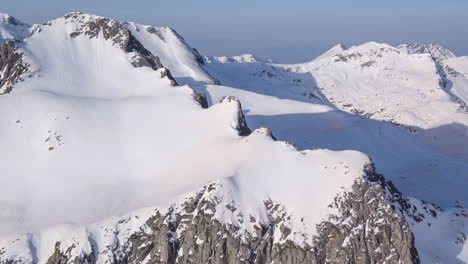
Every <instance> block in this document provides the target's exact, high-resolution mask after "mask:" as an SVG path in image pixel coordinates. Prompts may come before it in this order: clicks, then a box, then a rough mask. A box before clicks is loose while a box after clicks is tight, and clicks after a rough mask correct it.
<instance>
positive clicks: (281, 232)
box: [48, 164, 419, 264]
mask: <svg viewBox="0 0 468 264" xmlns="http://www.w3.org/2000/svg"><path fill="white" fill-rule="evenodd" d="M365 171H366V176H365V177H364V178H362V179H358V180H356V181H355V183H354V184H353V185H352V187H351V188H350V189H349V190H347V191H345V192H344V193H342V194H339V195H338V196H337V197H336V198H335V201H334V202H333V203H332V204H331V205H329V207H330V209H331V211H332V212H334V213H333V214H331V215H330V216H329V218H328V219H327V220H325V221H323V222H322V223H320V224H319V225H317V235H315V236H313V237H312V240H311V241H312V243H308V242H307V239H306V237H307V234H298V231H297V230H291V228H290V227H289V225H288V224H287V222H288V221H289V219H290V217H291V215H289V214H288V213H287V210H286V208H285V207H284V206H282V205H281V204H277V203H274V202H272V201H270V200H266V201H265V202H264V206H265V208H264V209H265V212H266V214H267V215H268V219H269V220H268V221H267V222H260V221H259V220H258V219H257V218H256V216H253V215H242V213H241V212H240V211H239V210H238V209H237V208H236V204H235V202H234V201H232V200H230V198H229V197H222V196H221V195H220V194H222V193H223V192H218V191H219V190H221V189H222V188H224V186H223V183H219V182H217V183H213V184H211V185H208V186H205V187H204V188H203V189H202V190H201V191H200V192H198V193H197V194H195V195H193V196H191V197H188V198H186V200H185V202H183V203H181V204H178V205H177V204H174V205H172V206H171V207H170V208H169V209H168V210H167V212H166V213H162V212H160V211H156V212H155V214H154V215H153V216H152V217H150V218H149V219H148V220H147V221H146V223H145V224H144V226H142V227H141V228H140V229H139V231H137V232H135V233H133V234H132V235H131V236H130V237H129V238H128V240H127V241H125V243H117V244H116V245H112V246H107V247H106V248H105V249H101V251H100V252H94V251H93V252H92V253H91V254H83V255H82V256H81V257H75V258H72V256H71V255H70V253H69V252H71V251H72V249H73V247H74V246H72V247H70V248H68V249H66V250H64V251H61V250H60V244H59V243H57V244H56V249H55V253H54V254H53V255H52V256H51V257H50V258H49V261H48V263H49V264H53V263H83V264H84V263H95V261H96V259H97V256H99V257H101V258H102V257H107V258H108V259H109V260H111V262H113V263H143V262H144V263H166V264H169V263H213V264H214V263H219V264H224V263H257V264H262V263H284V264H297V263H311V264H318V263H405V264H407V263H419V257H418V253H417V251H416V249H415V246H414V237H413V234H412V232H411V230H410V227H409V225H408V223H407V222H406V221H405V220H404V216H402V215H400V212H406V213H409V215H410V217H412V216H411V215H413V214H411V210H412V207H411V205H410V204H409V203H408V200H406V198H404V197H403V196H402V195H401V193H400V192H399V191H398V190H397V189H396V188H395V187H394V186H393V185H392V184H391V183H390V182H386V181H385V179H384V178H383V176H382V175H379V174H377V173H376V172H375V170H374V168H373V165H372V164H369V165H368V166H367V167H366V169H365ZM223 208H224V209H223ZM217 210H228V211H227V212H228V213H232V216H234V217H237V219H238V220H239V222H240V223H244V222H245V221H249V223H251V224H252V225H253V227H254V228H253V229H254V230H253V232H245V230H242V228H241V227H239V226H236V225H234V224H226V223H222V222H221V220H220V219H218V218H217V217H216V216H215V215H216V212H217ZM415 219H417V216H416V218H415ZM122 221H124V220H122ZM126 221H129V220H126ZM294 236H295V237H294ZM291 237H293V239H290V238H291ZM297 237H303V238H304V239H303V241H302V242H301V241H299V243H298V240H297Z"/></svg>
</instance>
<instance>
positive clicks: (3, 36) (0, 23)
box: [0, 12, 29, 43]
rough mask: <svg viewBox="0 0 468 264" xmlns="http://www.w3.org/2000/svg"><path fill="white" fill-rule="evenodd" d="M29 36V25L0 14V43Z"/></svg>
mask: <svg viewBox="0 0 468 264" xmlns="http://www.w3.org/2000/svg"><path fill="white" fill-rule="evenodd" d="M28 35H29V25H27V24H26V23H23V22H21V21H19V20H18V19H16V18H14V17H12V16H9V15H8V14H5V13H1V12H0V43H3V42H5V41H8V40H14V39H23V38H25V37H27V36H28Z"/></svg>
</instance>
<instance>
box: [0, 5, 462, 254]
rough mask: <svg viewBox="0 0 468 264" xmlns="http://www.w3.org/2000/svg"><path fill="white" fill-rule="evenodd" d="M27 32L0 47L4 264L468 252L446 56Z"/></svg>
mask: <svg viewBox="0 0 468 264" xmlns="http://www.w3.org/2000/svg"><path fill="white" fill-rule="evenodd" d="M2 23H5V22H2ZM31 28H32V30H31V32H32V34H31V36H29V37H26V38H24V39H22V40H21V41H19V40H18V41H6V40H3V41H6V42H4V43H3V44H1V46H0V51H1V52H0V69H1V71H2V74H1V75H0V87H1V88H2V91H3V93H4V95H2V96H0V110H1V111H2V113H3V117H2V118H1V119H0V128H1V129H2V131H3V136H2V137H1V138H0V144H1V145H2V151H0V160H2V167H3V168H4V172H5V175H15V177H8V176H4V177H2V181H3V183H4V184H5V187H4V191H3V192H2V193H1V194H0V209H1V210H0V211H1V213H0V262H1V263H108V262H114V263H368V262H370V263H438V262H443V263H458V262H464V261H467V260H468V250H467V247H468V244H467V242H466V234H467V233H468V230H467V227H468V215H467V212H466V209H465V207H466V206H467V204H468V200H467V199H466V194H465V191H464V190H466V187H468V186H466V184H467V183H466V170H467V168H468V164H467V163H466V161H465V160H464V155H465V154H466V153H465V152H464V151H465V150H466V149H465V148H464V147H465V145H464V143H463V142H464V140H466V136H467V135H466V134H463V131H464V130H463V125H464V124H466V120H467V119H466V114H464V112H463V111H462V110H460V104H462V103H466V98H465V97H464V94H465V93H466V92H467V91H468V89H467V88H466V87H468V86H465V85H466V78H464V77H463V76H462V75H457V74H455V73H454V72H452V71H450V70H448V69H449V68H447V67H450V68H455V67H453V66H450V65H455V64H453V63H450V62H449V63H446V60H439V59H437V60H436V59H434V55H433V54H426V53H427V51H426V50H423V51H424V52H422V53H423V54H407V53H409V52H402V51H401V50H400V48H394V47H391V46H389V45H386V44H379V43H375V42H370V43H366V44H363V45H360V46H355V47H351V48H348V49H345V48H344V47H343V46H341V45H338V46H336V47H334V48H332V49H331V50H330V51H329V52H327V53H326V54H324V55H323V56H321V57H320V58H319V59H316V60H314V61H312V62H308V63H304V64H296V65H282V64H277V63H272V62H270V61H265V60H259V59H256V58H255V57H254V56H253V55H242V56H237V57H232V58H230V57H217V58H215V57H207V56H203V55H201V54H199V53H198V51H197V50H196V49H194V48H192V47H191V46H190V45H189V44H188V43H186V42H185V40H184V39H183V38H182V37H181V36H180V35H178V34H177V33H176V32H175V31H174V30H172V29H170V28H167V27H161V28H158V27H153V26H144V25H139V24H137V23H133V22H124V23H121V22H117V21H115V20H112V19H108V18H104V17H99V16H93V15H88V14H84V13H79V12H73V13H69V14H67V15H65V16H63V17H61V18H58V19H55V20H52V21H49V22H47V23H45V24H43V25H34V26H32V27H31ZM51 40H54V41H51ZM431 47H432V46H431ZM413 48H414V47H413ZM414 49H415V50H416V48H414ZM419 52H420V49H418V52H416V53H419ZM412 53H414V52H412ZM445 54H448V53H445ZM457 63H458V64H460V65H463V61H461V62H457ZM457 69H460V67H458V68H457ZM454 71H459V70H454ZM179 84H182V86H179ZM220 84H222V85H220ZM432 90H434V91H432ZM234 96H235V97H234ZM238 98H239V99H238ZM454 98H456V99H457V100H458V101H457V100H454ZM350 104H352V105H351V106H349V105H350ZM382 106H384V107H385V108H386V109H385V110H381V109H380V108H379V107H382ZM353 109H357V110H353ZM376 109H377V110H376ZM387 109H388V110H387ZM435 109H436V110H437V109H444V111H447V112H445V113H440V111H434V110H435ZM374 110H376V111H377V112H374ZM367 113H372V114H371V115H367ZM442 121H443V122H445V123H443V122H442ZM449 122H456V123H457V124H460V125H459V126H454V127H449V129H448V130H446V131H437V130H436V131H430V130H431V129H434V128H436V127H437V126H438V125H439V124H442V125H446V124H449ZM393 123H397V124H398V125H399V126H396V125H394V124H393ZM264 126H268V127H272V128H273V130H271V129H267V128H264ZM402 127H403V128H402ZM465 127H466V126H465ZM453 129H455V130H453ZM457 129H459V133H453V131H455V132H456V131H457ZM447 131H448V132H447ZM465 132H466V130H465ZM273 133H274V134H275V136H273ZM426 135H428V136H430V137H433V136H435V137H437V140H435V141H436V142H434V140H432V141H427V140H425V138H424V136H426ZM441 136H447V137H442V138H441ZM276 139H278V140H284V141H289V142H294V143H293V144H295V147H294V146H292V145H291V144H289V143H286V142H282V141H276ZM439 141H440V142H439ZM451 143H452V144H453V145H450V144H451ZM439 147H445V148H446V149H444V148H442V149H440V148H439ZM449 148H451V149H450V151H449ZM310 149H313V150H310ZM327 149H332V150H327ZM349 149H352V150H349ZM355 150H357V151H355ZM359 151H360V152H359ZM362 152H364V153H365V154H363V153H362ZM366 154H369V155H370V157H371V158H372V159H373V160H374V162H372V161H371V160H370V159H369V157H368V156H367V155H366ZM24 160H28V161H30V163H29V164H28V165H27V166H24V164H23V162H21V161H24ZM374 163H375V164H376V167H377V169H376V168H375V167H374ZM377 171H378V172H383V175H381V174H379V173H378V172H377ZM447 174H449V175H450V177H448V176H447ZM64 175H66V176H64ZM384 176H385V178H384ZM386 178H387V179H391V180H392V182H393V183H392V182H389V181H387V180H386ZM38 186H41V188H38ZM17 190H23V191H24V195H22V196H18V195H17ZM400 191H401V192H400ZM57 197H60V198H59V199H58V198H57ZM423 200H426V201H428V202H424V201H423ZM439 206H440V207H439ZM140 208H146V209H140ZM44 212H47V214H44ZM83 212H87V213H86V214H83ZM119 215H120V216H119ZM103 219H104V220H103ZM64 223H72V224H64Z"/></svg>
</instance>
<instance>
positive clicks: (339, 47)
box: [314, 43, 347, 60]
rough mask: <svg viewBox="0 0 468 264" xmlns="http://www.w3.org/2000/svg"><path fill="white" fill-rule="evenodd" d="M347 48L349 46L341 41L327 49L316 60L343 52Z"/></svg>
mask: <svg viewBox="0 0 468 264" xmlns="http://www.w3.org/2000/svg"><path fill="white" fill-rule="evenodd" d="M346 49H347V48H346V47H345V46H344V45H343V44H341V43H339V44H336V45H335V46H333V47H331V48H330V49H329V50H327V51H325V52H324V53H323V54H322V55H320V56H318V57H317V58H315V59H314V60H321V59H324V58H328V57H331V56H335V55H336V54H338V53H341V52H343V51H345V50H346Z"/></svg>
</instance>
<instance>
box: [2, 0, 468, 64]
mask: <svg viewBox="0 0 468 264" xmlns="http://www.w3.org/2000/svg"><path fill="white" fill-rule="evenodd" d="M0 2H2V4H1V7H0V12H4V13H8V14H10V15H12V16H14V17H16V18H18V19H20V20H23V21H25V22H28V23H43V22H45V21H48V20H50V19H53V18H56V17H59V16H62V15H64V14H65V13H68V12H71V11H81V12H86V13H92V14H96V15H101V16H105V17H110V18H114V19H117V20H120V21H135V22H138V23H141V24H149V25H155V26H170V27H172V28H174V29H175V30H176V31H178V32H179V33H180V34H181V35H182V36H183V37H184V38H185V39H186V40H187V41H188V42H189V43H190V44H191V45H192V46H193V47H195V48H197V49H198V50H199V51H200V52H201V53H202V54H204V55H210V56H223V55H226V56H233V55H239V54H244V53H252V54H254V55H256V56H259V57H263V58H272V59H274V60H276V61H279V62H284V63H299V62H305V61H308V60H311V59H313V58H314V57H316V56H318V55H320V54H321V53H323V52H324V51H326V50H327V49H329V48H330V47H332V46H334V45H336V44H338V43H342V44H344V45H346V46H351V45H356V44H360V43H365V42H368V41H376V42H383V43H388V44H390V45H398V44H402V43H424V44H427V43H435V44H440V45H443V46H446V47H447V48H449V49H450V50H452V51H453V52H454V53H455V54H456V55H457V56H463V55H468V16H466V10H468V2H466V1H462V0H448V1H445V2H440V1H433V0H429V1H420V0H417V1H412V2H406V1H402V0H396V1H393V2H385V3H375V2H373V1H370V0H363V1H359V2H357V3H356V2H354V3H350V2H347V1H344V0H336V1H329V2H326V3H325V2H315V3H312V2H310V1H306V0H299V1H295V2H294V3H286V2H283V1H276V0H274V1H264V0H259V1H256V2H253V3H251V2H249V1H247V0H241V1H237V2H235V3H232V2H230V3H225V2H218V1H213V0H206V1H204V2H197V3H195V2H187V3H181V2H162V1H150V0H141V1H139V2H137V3H135V2H129V1H121V0H117V1H112V2H111V1H100V2H98V3H94V2H93V1H91V0H84V1H80V2H79V3H76V2H74V3H69V2H64V1H58V0H45V1H40V2H39V1H31V0H1V1H0ZM246 5H247V6H249V8H248V9H246V8H245V6H246ZM338 6H339V7H340V8H336V7H338Z"/></svg>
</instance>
